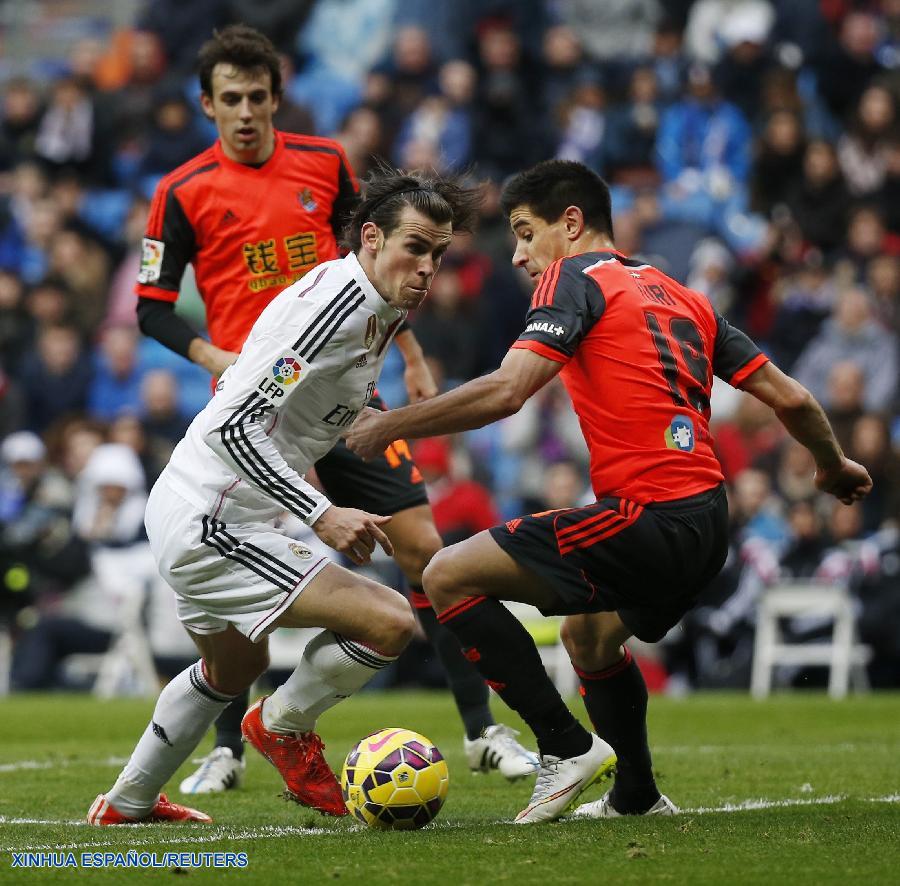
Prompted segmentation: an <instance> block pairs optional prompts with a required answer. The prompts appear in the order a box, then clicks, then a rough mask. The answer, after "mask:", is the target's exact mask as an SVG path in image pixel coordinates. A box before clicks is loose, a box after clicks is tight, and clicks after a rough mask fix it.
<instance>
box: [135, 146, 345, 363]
mask: <svg viewBox="0 0 900 886" xmlns="http://www.w3.org/2000/svg"><path fill="white" fill-rule="evenodd" d="M358 193H359V188H358V185H357V183H356V179H355V178H354V175H353V172H352V170H351V169H350V165H349V163H348V162H347V158H346V156H345V154H344V151H343V149H342V148H341V146H340V145H339V144H338V143H337V142H335V141H332V140H331V139H327V138H316V137H314V136H308V135H293V134H288V133H282V132H276V133H275V150H274V152H273V153H272V156H271V157H269V159H268V160H267V161H266V162H265V163H263V164H262V165H261V166H250V165H247V164H243V163H238V162H236V161H234V160H231V159H229V158H228V157H227V156H226V155H225V152H224V151H223V150H222V146H221V144H220V143H219V142H218V141H217V142H216V143H215V144H214V145H213V146H212V147H211V148H209V149H207V150H206V151H204V152H203V153H202V154H199V155H198V156H196V157H195V158H194V159H193V160H190V161H188V162H187V163H185V164H184V165H183V166H180V167H179V168H178V169H176V170H175V171H174V172H171V173H169V175H167V176H166V177H165V178H163V179H162V181H161V182H160V183H159V186H158V187H157V189H156V193H155V194H154V197H153V203H152V205H151V207H150V217H149V220H148V223H147V232H146V236H145V238H144V241H143V253H142V258H141V271H140V274H139V276H138V283H137V287H136V291H137V294H138V296H140V297H143V298H155V299H160V300H162V301H169V302H173V301H175V300H176V299H177V298H178V288H179V286H180V284H181V277H182V274H183V273H184V268H185V265H187V264H188V262H190V263H191V264H193V266H194V272H195V275H196V278H197V288H198V289H199V291H200V294H201V296H202V297H203V300H204V302H205V304H206V317H207V326H208V329H209V335H210V338H211V340H212V342H213V344H215V345H216V346H218V347H220V348H224V349H225V350H228V351H239V350H240V349H241V345H242V344H243V343H244V339H245V338H246V337H247V335H248V334H249V332H250V328H251V327H252V326H253V323H254V322H255V321H256V318H257V317H259V315H260V314H261V313H262V311H263V309H264V308H265V307H266V305H268V303H269V302H270V301H271V300H272V299H273V298H274V297H275V296H276V295H277V294H278V293H279V292H280V291H281V290H282V289H284V288H285V287H286V286H289V285H290V284H291V283H293V282H294V281H295V280H298V279H299V278H300V277H302V276H303V275H304V274H305V273H306V272H307V271H309V270H310V268H312V267H314V266H315V265H317V264H320V263H321V262H323V261H329V260H331V259H333V258H337V257H338V246H337V236H338V235H339V233H340V229H341V227H342V226H343V224H344V222H345V221H346V218H347V216H348V215H349V212H350V211H351V210H352V207H353V204H354V202H355V201H356V198H357V195H358Z"/></svg>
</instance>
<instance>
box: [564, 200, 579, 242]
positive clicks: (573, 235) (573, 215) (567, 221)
mask: <svg viewBox="0 0 900 886" xmlns="http://www.w3.org/2000/svg"><path fill="white" fill-rule="evenodd" d="M563 223H564V225H565V230H566V236H567V237H568V238H569V240H577V239H578V238H579V237H580V236H581V235H582V234H583V233H584V213H583V212H582V211H581V208H580V207H578V206H567V207H566V211H565V212H564V213H563Z"/></svg>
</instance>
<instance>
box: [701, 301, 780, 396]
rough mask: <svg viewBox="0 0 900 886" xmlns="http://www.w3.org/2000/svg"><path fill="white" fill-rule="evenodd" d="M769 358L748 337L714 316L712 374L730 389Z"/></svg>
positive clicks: (718, 316)
mask: <svg viewBox="0 0 900 886" xmlns="http://www.w3.org/2000/svg"><path fill="white" fill-rule="evenodd" d="M768 362H769V358H768V357H767V356H766V355H765V354H764V353H763V352H762V351H761V350H760V349H759V348H758V347H757V346H756V344H755V343H754V342H753V341H752V340H751V339H750V337H749V336H747V335H745V334H744V333H743V332H741V330H740V329H737V328H736V327H734V326H732V325H731V324H730V323H729V322H728V321H727V320H726V319H725V318H724V317H721V316H720V315H719V314H718V313H717V314H716V342H715V348H714V352H713V372H715V374H716V375H717V376H718V377H719V378H721V379H722V380H723V381H727V382H728V384H730V385H731V386H732V387H735V388H739V387H740V386H741V384H742V382H744V381H745V380H746V379H747V378H748V377H749V376H750V375H752V374H753V373H754V372H756V370H757V369H759V367H760V366H762V365H763V364H765V363H768Z"/></svg>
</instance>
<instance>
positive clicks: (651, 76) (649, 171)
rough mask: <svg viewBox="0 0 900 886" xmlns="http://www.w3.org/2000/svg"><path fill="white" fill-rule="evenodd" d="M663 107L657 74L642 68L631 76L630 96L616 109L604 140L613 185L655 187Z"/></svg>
mask: <svg viewBox="0 0 900 886" xmlns="http://www.w3.org/2000/svg"><path fill="white" fill-rule="evenodd" d="M662 107H663V103H662V101H661V100H660V98H659V90H658V84H657V79H656V72H655V71H654V69H653V68H652V67H650V66H649V65H640V66H639V67H637V68H635V69H634V71H633V72H632V73H631V76H630V78H629V81H628V96H627V98H626V100H625V101H624V102H622V103H621V104H619V105H616V106H614V107H613V108H612V109H611V110H610V113H609V115H608V118H607V128H606V132H605V134H604V138H603V164H602V167H603V170H604V174H605V175H606V177H607V178H608V179H609V181H610V182H611V183H613V184H625V185H632V186H639V185H648V184H654V183H655V180H656V164H655V151H656V138H657V130H658V128H659V120H660V115H661V114H662Z"/></svg>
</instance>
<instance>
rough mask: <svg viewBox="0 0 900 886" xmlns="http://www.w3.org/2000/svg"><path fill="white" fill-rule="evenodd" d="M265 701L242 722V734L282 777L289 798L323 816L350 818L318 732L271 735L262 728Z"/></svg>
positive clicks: (258, 703)
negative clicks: (327, 761)
mask: <svg viewBox="0 0 900 886" xmlns="http://www.w3.org/2000/svg"><path fill="white" fill-rule="evenodd" d="M265 700H266V699H265V697H263V698H261V699H260V700H259V701H258V702H256V704H254V705H251V706H250V708H249V709H248V710H247V713H246V714H244V719H243V720H242V721H241V734H242V735H243V736H244V739H245V741H248V742H249V743H250V744H252V745H253V747H255V748H256V750H258V751H259V752H260V753H261V754H262V755H263V756H264V757H265V758H266V759H267V760H268V761H269V762H270V763H271V764H272V765H273V766H274V767H275V768H276V769H277V770H278V771H279V772H280V773H281V777H282V778H283V779H284V783H285V786H286V787H287V792H288V795H289V796H290V798H291V799H292V800H294V801H296V802H297V803H300V804H301V805H303V806H309V807H311V808H312V809H318V810H319V812H321V813H322V814H323V815H347V807H346V805H345V804H344V798H343V796H342V795H341V788H340V785H339V784H338V782H337V779H336V778H335V777H334V773H333V772H332V771H331V769H330V768H329V767H328V764H327V763H326V762H325V757H324V756H323V755H322V751H323V749H324V747H325V746H324V745H323V744H322V739H321V738H319V736H318V735H317V734H316V733H315V732H297V733H286V732H271V731H269V730H268V729H266V727H265V726H264V725H263V720H262V706H263V702H264V701H265Z"/></svg>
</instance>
